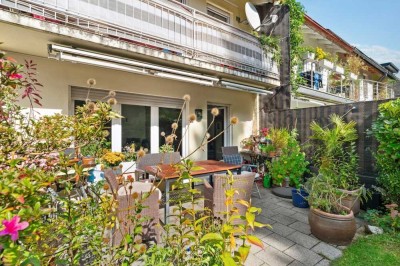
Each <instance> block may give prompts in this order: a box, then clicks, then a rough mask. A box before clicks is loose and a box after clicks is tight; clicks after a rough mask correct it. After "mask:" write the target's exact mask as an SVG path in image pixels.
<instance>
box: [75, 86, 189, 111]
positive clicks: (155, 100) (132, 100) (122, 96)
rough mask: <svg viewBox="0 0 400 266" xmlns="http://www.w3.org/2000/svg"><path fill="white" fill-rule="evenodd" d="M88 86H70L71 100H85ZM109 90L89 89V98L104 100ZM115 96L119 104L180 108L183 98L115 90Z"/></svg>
mask: <svg viewBox="0 0 400 266" xmlns="http://www.w3.org/2000/svg"><path fill="white" fill-rule="evenodd" d="M88 90H89V88H82V87H71V99H72V100H82V101H84V100H86V97H87V94H88ZM108 93H109V90H101V89H90V92H89V99H90V100H91V101H99V100H103V101H106V98H107V96H108ZM115 98H116V99H117V101H118V103H120V104H131V105H145V106H157V107H169V108H181V107H182V104H183V99H179V98H169V97H164V96H153V95H146V94H138V93H129V92H116V95H115Z"/></svg>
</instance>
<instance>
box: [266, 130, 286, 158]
mask: <svg viewBox="0 0 400 266" xmlns="http://www.w3.org/2000/svg"><path fill="white" fill-rule="evenodd" d="M289 136H290V133H289V131H288V130H287V129H285V128H271V129H270V131H269V137H270V139H271V142H272V145H273V146H274V148H275V151H276V153H277V155H281V153H282V150H283V148H285V147H286V146H287V143H288V139H289Z"/></svg>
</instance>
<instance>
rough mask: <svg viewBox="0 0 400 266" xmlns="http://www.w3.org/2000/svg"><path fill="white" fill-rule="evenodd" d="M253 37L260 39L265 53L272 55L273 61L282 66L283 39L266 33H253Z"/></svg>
mask: <svg viewBox="0 0 400 266" xmlns="http://www.w3.org/2000/svg"><path fill="white" fill-rule="evenodd" d="M253 35H254V36H256V37H257V38H258V41H259V42H260V45H261V47H262V49H263V50H264V52H265V53H267V54H272V60H274V61H275V62H276V64H278V65H280V64H281V62H282V51H281V43H280V42H281V37H279V36H272V35H266V34H264V33H259V32H257V31H253Z"/></svg>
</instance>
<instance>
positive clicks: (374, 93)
mask: <svg viewBox="0 0 400 266" xmlns="http://www.w3.org/2000/svg"><path fill="white" fill-rule="evenodd" d="M325 75H326V73H321V72H317V71H306V72H302V73H301V76H302V77H303V80H304V84H303V86H304V87H306V88H308V89H310V90H316V91H320V92H325V93H329V94H331V95H335V96H338V97H341V98H346V99H349V100H352V101H356V102H362V101H374V100H384V99H391V98H394V97H395V91H394V85H392V84H390V83H386V82H378V81H374V80H366V79H359V80H344V79H341V78H337V79H334V78H332V77H330V78H329V77H328V76H325Z"/></svg>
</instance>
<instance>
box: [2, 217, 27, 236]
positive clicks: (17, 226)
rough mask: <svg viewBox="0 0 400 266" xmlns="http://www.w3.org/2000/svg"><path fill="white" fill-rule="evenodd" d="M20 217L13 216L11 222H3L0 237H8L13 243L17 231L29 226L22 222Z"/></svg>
mask: <svg viewBox="0 0 400 266" xmlns="http://www.w3.org/2000/svg"><path fill="white" fill-rule="evenodd" d="M20 220H21V217H19V216H18V215H16V216H14V217H13V218H12V219H11V220H3V222H2V223H3V226H4V227H5V228H4V229H3V230H1V231H0V236H5V235H10V236H11V240H12V241H15V240H17V239H18V231H20V230H24V229H25V228H27V227H28V226H29V223H28V222H22V223H20V222H19V221H20Z"/></svg>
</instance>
